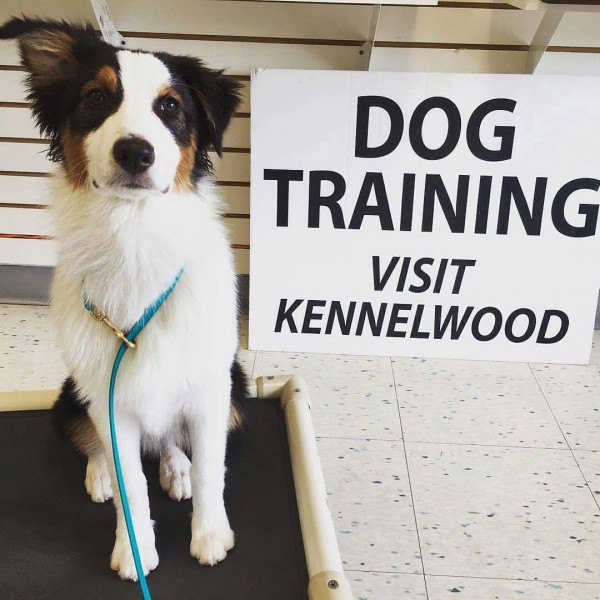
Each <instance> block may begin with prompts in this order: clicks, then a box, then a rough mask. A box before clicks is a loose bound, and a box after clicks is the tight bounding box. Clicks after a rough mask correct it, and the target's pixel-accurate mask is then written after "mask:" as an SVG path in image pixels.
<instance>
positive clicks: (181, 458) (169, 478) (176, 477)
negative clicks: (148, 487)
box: [159, 451, 192, 501]
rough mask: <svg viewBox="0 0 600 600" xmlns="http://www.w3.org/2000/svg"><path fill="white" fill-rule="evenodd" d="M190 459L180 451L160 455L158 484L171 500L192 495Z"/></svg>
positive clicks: (178, 499) (183, 498)
mask: <svg viewBox="0 0 600 600" xmlns="http://www.w3.org/2000/svg"><path fill="white" fill-rule="evenodd" d="M190 466H191V463H190V459H189V458H188V457H187V456H186V455H185V454H184V453H183V452H181V451H179V452H177V453H169V454H167V455H166V456H161V457H160V467H159V473H160V486H161V487H162V489H163V490H164V491H165V492H167V494H169V498H171V499H173V500H177V501H180V500H187V499H188V498H191V497H192V483H191V481H190Z"/></svg>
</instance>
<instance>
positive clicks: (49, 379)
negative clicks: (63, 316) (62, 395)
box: [0, 304, 66, 392]
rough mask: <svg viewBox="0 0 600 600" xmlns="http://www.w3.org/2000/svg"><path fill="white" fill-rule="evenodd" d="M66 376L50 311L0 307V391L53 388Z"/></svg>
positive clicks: (17, 306) (39, 307)
mask: <svg viewBox="0 0 600 600" xmlns="http://www.w3.org/2000/svg"><path fill="white" fill-rule="evenodd" d="M65 376H66V368H65V366H64V364H63V362H62V358H61V354H60V350H59V348H58V346H57V344H56V341H55V334H54V330H53V328H52V321H51V319H50V309H49V308H48V307H47V306H20V305H15V304H0V391H3V392H9V391H19V390H44V389H56V388H58V387H59V386H60V384H61V383H62V381H63V379H64V378H65Z"/></svg>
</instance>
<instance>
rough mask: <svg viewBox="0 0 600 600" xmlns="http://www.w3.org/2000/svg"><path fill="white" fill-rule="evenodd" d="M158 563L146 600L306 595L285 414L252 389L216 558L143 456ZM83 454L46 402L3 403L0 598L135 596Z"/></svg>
mask: <svg viewBox="0 0 600 600" xmlns="http://www.w3.org/2000/svg"><path fill="white" fill-rule="evenodd" d="M144 470H145V472H146V476H147V477H148V485H149V490H150V509H151V514H152V518H153V519H154V520H155V521H156V526H155V531H156V541H157V549H158V553H159V556H160V564H159V566H158V568H157V569H156V570H155V571H153V572H152V573H151V574H150V576H149V577H148V584H149V586H150V590H151V592H152V598H153V600H165V599H169V600H188V599H189V600H192V599H193V600H238V599H239V600H243V599H248V600H301V599H302V600H306V598H307V593H306V589H307V585H308V581H307V572H306V563H305V561H304V551H303V546H302V536H301V533H300V526H299V521H298V514H297V506H296V499H295V494H294V484H293V480H292V475H291V466H290V460H289V451H288V446H287V436H286V433H285V424H284V421H283V413H282V411H281V409H280V408H279V405H278V403H277V402H274V401H264V400H251V401H249V402H248V421H247V423H246V426H245V430H244V433H243V435H242V436H241V439H240V441H239V444H236V447H235V449H233V450H232V451H231V452H230V456H229V458H228V473H227V483H226V490H225V497H226V506H227V511H228V514H229V518H230V521H231V526H232V528H233V529H234V531H235V532H236V546H235V548H234V549H233V550H232V551H231V552H230V553H229V556H228V557H227V558H226V559H225V560H224V561H223V562H222V563H220V564H218V565H217V566H215V567H203V566H200V565H199V564H198V563H197V561H196V560H194V559H193V558H192V557H191V556H190V554H189V541H190V518H191V509H192V505H191V500H187V501H184V502H181V503H178V502H174V501H173V500H171V499H169V498H168V496H167V495H166V494H165V493H164V492H163V491H162V490H161V489H160V485H159V482H158V464H157V463H156V462H155V461H154V462H150V461H149V462H146V463H145V468H144ZM84 476H85V461H84V459H83V458H82V457H80V456H78V455H77V453H76V452H75V451H74V450H73V449H72V448H70V447H68V446H67V445H66V444H65V442H63V441H61V440H60V439H57V436H56V434H55V432H54V431H53V429H52V427H51V426H50V423H49V415H48V412H46V411H32V412H5V413H0V545H1V547H0V598H1V599H2V600H109V599H110V600H139V598H141V593H140V591H139V588H138V585H137V584H136V583H132V582H124V581H121V580H120V579H119V577H118V576H117V574H116V573H115V572H113V571H111V570H110V566H109V562H110V553H111V551H112V544H113V542H114V526H115V515H114V508H113V506H112V502H107V503H105V504H94V503H93V502H92V501H91V500H90V499H89V497H88V496H87V494H86V492H85V488H84V483H83V482H84Z"/></svg>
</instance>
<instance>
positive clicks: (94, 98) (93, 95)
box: [85, 88, 106, 106]
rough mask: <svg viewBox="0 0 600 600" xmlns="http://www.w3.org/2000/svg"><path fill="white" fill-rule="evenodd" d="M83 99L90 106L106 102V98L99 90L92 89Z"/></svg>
mask: <svg viewBox="0 0 600 600" xmlns="http://www.w3.org/2000/svg"><path fill="white" fill-rule="evenodd" d="M85 99H86V100H87V102H88V104H91V105H92V106H100V105H101V104H102V103H103V102H104V101H105V100H106V96H105V95H104V92H103V91H102V90H101V89H100V88H93V89H91V90H90V91H89V92H88V93H87V94H86V95H85Z"/></svg>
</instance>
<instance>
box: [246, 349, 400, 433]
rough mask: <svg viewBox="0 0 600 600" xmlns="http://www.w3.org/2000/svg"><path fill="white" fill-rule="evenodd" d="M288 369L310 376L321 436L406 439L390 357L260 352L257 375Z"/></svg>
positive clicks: (274, 373) (312, 398) (316, 426)
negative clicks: (403, 434) (402, 431)
mask: <svg viewBox="0 0 600 600" xmlns="http://www.w3.org/2000/svg"><path fill="white" fill-rule="evenodd" d="M288 373H299V374H301V375H303V376H304V377H305V378H306V379H307V383H308V385H309V389H310V398H311V402H312V413H313V420H314V423H315V431H316V433H317V436H323V437H340V438H342V437H346V438H362V439H365V438H372V439H383V440H398V439H401V437H402V434H401V430H400V418H399V416H398V405H397V403H396V394H395V392H394V378H393V375H392V367H391V363H390V359H389V358H387V357H383V358H382V357H365V356H336V355H327V354H291V353H285V352H258V355H257V357H256V364H255V369H254V377H258V376H260V375H278V374H282V375H285V374H288Z"/></svg>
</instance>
